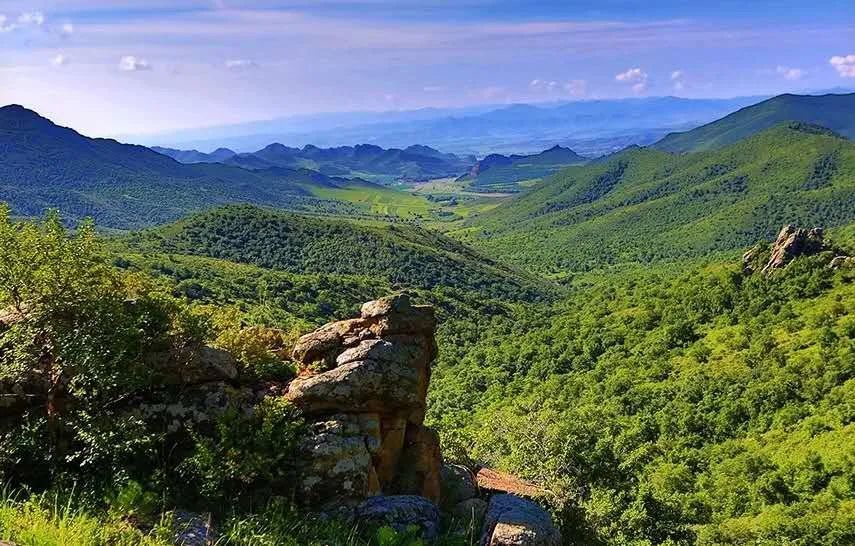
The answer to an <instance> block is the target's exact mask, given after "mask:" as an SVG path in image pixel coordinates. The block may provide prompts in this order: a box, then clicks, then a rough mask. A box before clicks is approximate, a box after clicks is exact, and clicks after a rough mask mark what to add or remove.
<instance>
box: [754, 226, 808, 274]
mask: <svg viewBox="0 0 855 546" xmlns="http://www.w3.org/2000/svg"><path fill="white" fill-rule="evenodd" d="M822 237H823V232H822V228H813V229H805V228H797V227H795V226H793V225H786V226H784V227H783V228H782V229H781V231H780V233H778V238H777V239H776V240H775V243H774V244H773V245H772V251H771V254H770V256H769V262H768V263H767V264H766V266H765V267H764V268H763V273H764V274H766V275H768V274H769V273H771V272H772V271H774V270H776V269H780V268H782V267H784V266H785V265H787V264H788V263H790V262H791V261H793V259H795V258H797V257H799V256H805V255H810V254H816V253H817V252H820V251H821V250H822V249H823V241H822Z"/></svg>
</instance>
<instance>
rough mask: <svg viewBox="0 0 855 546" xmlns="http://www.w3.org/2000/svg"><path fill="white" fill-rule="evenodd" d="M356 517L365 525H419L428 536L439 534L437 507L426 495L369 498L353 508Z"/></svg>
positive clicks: (402, 527) (403, 528)
mask: <svg viewBox="0 0 855 546" xmlns="http://www.w3.org/2000/svg"><path fill="white" fill-rule="evenodd" d="M356 518H357V520H358V521H359V522H360V523H362V524H365V525H368V526H373V527H382V526H384V525H388V526H389V527H391V528H393V529H395V530H396V531H399V532H406V531H407V530H408V529H409V528H411V527H418V528H419V529H420V530H421V533H422V536H423V537H424V538H425V539H427V540H433V539H435V538H436V537H437V535H438V534H439V509H438V508H437V507H436V505H435V504H434V503H432V502H431V501H429V500H428V499H426V498H424V497H419V496H416V495H390V496H376V497H371V498H368V499H366V500H365V501H363V502H362V503H361V504H360V505H359V506H358V507H357V508H356Z"/></svg>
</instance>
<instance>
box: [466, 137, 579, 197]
mask: <svg viewBox="0 0 855 546" xmlns="http://www.w3.org/2000/svg"><path fill="white" fill-rule="evenodd" d="M587 161H588V159H587V158H585V157H582V156H580V155H579V154H577V153H576V152H574V151H573V150H571V149H570V148H564V147H561V146H559V145H557V144H556V145H555V146H553V147H552V148H550V149H548V150H544V151H543V152H540V153H539V154H531V155H519V154H514V155H510V156H505V155H501V154H490V155H488V156H486V157H484V159H482V160H480V161H478V162H477V163H475V165H473V166H472V168H471V169H469V172H468V173H466V174H465V175H463V176H461V177H459V178H458V181H461V182H467V183H468V187H469V188H471V189H473V190H476V191H519V189H520V187H521V186H520V183H524V182H528V181H536V180H538V179H540V178H543V177H544V176H548V175H551V174H554V173H556V172H558V171H560V170H561V169H563V168H564V167H568V166H570V165H579V164H582V163H585V162H587Z"/></svg>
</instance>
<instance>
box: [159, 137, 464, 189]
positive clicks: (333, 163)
mask: <svg viewBox="0 0 855 546" xmlns="http://www.w3.org/2000/svg"><path fill="white" fill-rule="evenodd" d="M152 149H153V150H154V151H156V152H158V153H161V154H164V155H168V156H169V157H171V158H173V159H175V160H176V161H180V162H182V163H223V164H225V165H234V166H237V167H243V168H246V169H254V170H263V169H269V168H271V167H285V168H292V169H311V170H314V171H318V172H320V173H322V174H325V175H328V176H346V177H363V178H367V179H378V180H384V181H386V180H429V179H432V178H442V177H447V176H457V175H459V174H460V173H461V172H462V171H464V170H466V169H467V168H468V167H469V166H470V165H472V163H473V162H475V158H474V157H457V156H456V155H454V154H445V153H442V152H440V151H438V150H435V149H433V148H430V147H428V146H421V145H413V146H408V147H407V148H405V149H403V150H402V149H397V148H390V149H384V148H381V147H379V146H374V145H371V144H358V145H356V146H339V147H336V148H318V147H317V146H313V145H306V146H303V147H302V148H292V147H288V146H285V145H282V144H278V143H274V144H269V145H267V146H265V147H264V148H262V149H260V150H258V151H256V152H252V153H237V152H234V151H232V150H230V149H228V148H218V149H216V150H214V151H213V152H211V153H210V154H206V153H203V152H199V151H197V150H189V151H186V150H176V149H173V148H162V147H157V146H154V147H152Z"/></svg>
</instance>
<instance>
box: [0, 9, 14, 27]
mask: <svg viewBox="0 0 855 546" xmlns="http://www.w3.org/2000/svg"><path fill="white" fill-rule="evenodd" d="M15 28H17V25H15V24H13V23H10V22H9V18H8V17H6V16H5V15H3V14H2V13H0V32H10V31H12V30H15Z"/></svg>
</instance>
